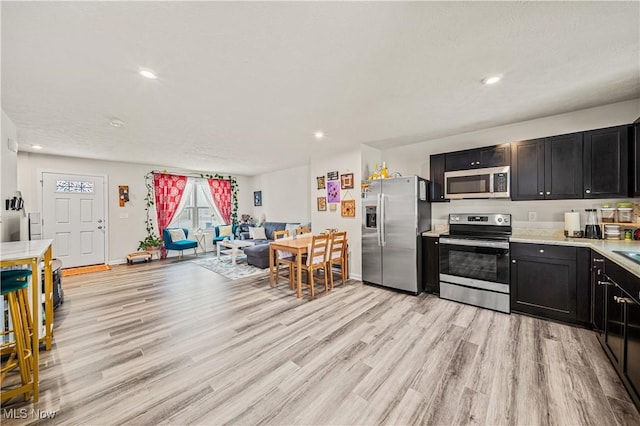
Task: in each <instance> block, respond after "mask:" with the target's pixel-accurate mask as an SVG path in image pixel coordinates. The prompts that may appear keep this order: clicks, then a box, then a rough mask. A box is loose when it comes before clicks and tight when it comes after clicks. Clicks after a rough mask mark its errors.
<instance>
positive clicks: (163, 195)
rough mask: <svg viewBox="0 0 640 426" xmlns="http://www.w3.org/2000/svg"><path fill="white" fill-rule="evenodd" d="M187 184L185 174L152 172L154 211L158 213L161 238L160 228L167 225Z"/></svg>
mask: <svg viewBox="0 0 640 426" xmlns="http://www.w3.org/2000/svg"><path fill="white" fill-rule="evenodd" d="M186 185H187V177H186V176H178V175H170V174H166V173H154V174H153V189H154V191H155V195H156V212H157V214H158V231H159V232H160V238H162V230H163V229H164V228H166V227H167V226H169V224H170V223H171V219H173V216H174V215H175V214H176V210H178V205H179V204H180V199H181V198H182V194H183V193H184V188H185V186H186Z"/></svg>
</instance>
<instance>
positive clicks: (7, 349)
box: [0, 269, 37, 401]
mask: <svg viewBox="0 0 640 426" xmlns="http://www.w3.org/2000/svg"><path fill="white" fill-rule="evenodd" d="M0 274H1V278H2V283H1V291H0V292H1V293H2V295H3V296H6V297H7V301H8V303H9V315H10V319H11V324H12V327H13V328H12V329H11V330H7V331H4V330H2V332H1V333H0V334H1V335H7V334H10V333H13V340H11V341H7V342H4V343H2V345H0V352H1V353H2V355H8V358H7V360H6V362H5V363H3V364H2V366H1V367H0V381H1V382H2V385H3V386H4V385H5V384H6V382H7V381H6V380H5V378H6V376H7V374H8V373H9V372H10V371H11V370H13V369H15V368H16V367H17V368H18V370H19V373H20V381H21V383H22V385H21V386H17V387H12V388H11V389H8V390H4V389H3V390H2V393H1V396H0V400H2V401H4V400H5V399H9V398H12V397H14V396H16V395H20V394H24V399H25V401H28V400H29V399H30V394H31V392H33V389H34V386H33V385H34V376H33V356H32V355H33V352H32V348H31V336H32V334H31V333H32V332H33V331H32V328H33V320H32V318H31V313H30V311H29V298H28V296H27V287H28V286H29V276H31V271H30V270H28V269H16V270H11V271H2V272H1V273H0ZM36 350H37V348H36Z"/></svg>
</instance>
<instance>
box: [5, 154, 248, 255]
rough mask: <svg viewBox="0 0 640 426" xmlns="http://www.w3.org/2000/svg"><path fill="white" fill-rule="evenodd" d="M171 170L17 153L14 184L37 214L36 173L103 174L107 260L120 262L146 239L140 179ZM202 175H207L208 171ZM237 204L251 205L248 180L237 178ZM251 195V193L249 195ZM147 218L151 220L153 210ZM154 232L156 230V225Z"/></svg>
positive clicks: (27, 209) (153, 216)
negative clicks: (122, 191) (125, 192)
mask: <svg viewBox="0 0 640 426" xmlns="http://www.w3.org/2000/svg"><path fill="white" fill-rule="evenodd" d="M164 169H168V170H170V171H175V172H180V171H181V170H172V169H171V168H170V167H167V166H150V165H146V164H134V163H120V162H113V161H100V160H89V159H80V158H71V157H61V156H53V155H43V154H33V153H24V152H21V153H19V154H18V185H19V187H20V188H21V189H22V193H23V197H24V199H25V210H26V211H27V212H32V211H40V210H41V208H42V207H41V203H42V202H41V200H39V199H38V196H39V192H38V187H39V185H40V183H39V179H40V176H39V172H42V171H55V172H63V173H64V172H71V173H80V174H88V175H92V174H94V175H106V176H107V181H108V190H107V194H108V195H107V212H108V214H107V224H106V225H107V230H108V234H107V239H108V251H107V261H108V262H109V263H121V262H123V261H124V259H125V257H126V255H127V254H128V253H131V252H134V251H136V250H137V248H138V241H140V240H142V239H143V238H144V237H145V236H146V228H145V223H144V221H145V210H144V209H145V202H144V197H145V196H146V187H145V182H144V176H145V175H146V174H147V173H148V172H150V171H152V170H164ZM205 173H211V172H209V171H207V172H205ZM237 182H238V205H239V212H238V213H240V212H242V211H243V210H244V209H247V208H248V206H249V205H252V201H251V197H252V195H250V194H249V191H248V190H247V188H249V187H250V184H249V182H250V179H249V178H247V177H245V176H238V177H237ZM119 185H128V186H129V200H130V201H129V202H128V203H126V204H125V206H124V207H120V206H119V203H118V186H119ZM251 194H252V193H251ZM151 217H152V218H153V219H154V221H155V210H152V212H151ZM23 223H24V224H23V236H24V237H23V239H26V238H27V236H26V230H25V229H24V228H25V227H26V221H23ZM156 231H158V229H157V226H156Z"/></svg>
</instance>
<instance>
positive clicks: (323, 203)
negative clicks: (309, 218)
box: [318, 197, 327, 212]
mask: <svg viewBox="0 0 640 426" xmlns="http://www.w3.org/2000/svg"><path fill="white" fill-rule="evenodd" d="M326 210H327V197H318V211H319V212H324V211H326Z"/></svg>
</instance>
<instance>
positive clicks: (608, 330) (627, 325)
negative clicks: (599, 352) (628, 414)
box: [591, 255, 640, 409]
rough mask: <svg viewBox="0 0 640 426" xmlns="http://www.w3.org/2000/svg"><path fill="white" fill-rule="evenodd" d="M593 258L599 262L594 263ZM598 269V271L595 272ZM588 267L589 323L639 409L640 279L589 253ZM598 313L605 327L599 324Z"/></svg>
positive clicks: (607, 260)
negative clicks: (589, 283) (591, 300)
mask: <svg viewBox="0 0 640 426" xmlns="http://www.w3.org/2000/svg"><path fill="white" fill-rule="evenodd" d="M595 259H602V261H600V260H597V261H596V262H595V263H594V260H595ZM600 265H602V266H600ZM598 268H600V273H599V274H594V273H593V272H594V270H597V269H598ZM591 269H592V289H593V292H594V299H593V302H594V303H593V305H592V306H593V310H592V313H593V318H592V322H593V323H594V327H595V328H596V331H597V332H598V339H599V340H600V343H601V345H602V347H603V348H604V350H605V352H606V354H607V356H608V357H609V360H610V361H611V363H612V364H613V366H614V367H615V369H616V371H617V373H618V375H619V376H620V378H621V379H622V383H623V384H624V385H625V387H626V388H627V390H628V391H629V394H630V395H631V398H632V399H633V402H634V403H635V404H636V406H637V407H638V408H639V409H640V278H639V277H637V276H635V275H633V274H632V273H630V272H629V271H627V270H625V269H623V268H622V267H620V266H618V265H617V264H616V263H614V262H612V261H610V260H609V259H606V258H602V257H601V256H599V255H595V256H592V268H591ZM601 302H602V303H601ZM600 315H602V318H604V327H601V326H600V325H601V324H602V322H601V320H600V319H599V318H600Z"/></svg>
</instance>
